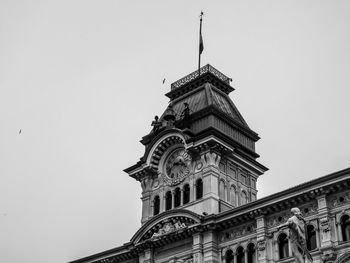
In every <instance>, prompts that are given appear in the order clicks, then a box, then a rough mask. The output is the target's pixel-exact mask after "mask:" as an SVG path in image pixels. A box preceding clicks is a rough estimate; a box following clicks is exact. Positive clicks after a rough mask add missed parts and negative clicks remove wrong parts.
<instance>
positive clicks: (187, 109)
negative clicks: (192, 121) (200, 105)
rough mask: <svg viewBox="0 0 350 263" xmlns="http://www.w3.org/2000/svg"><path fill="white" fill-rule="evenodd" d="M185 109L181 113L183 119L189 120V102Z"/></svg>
mask: <svg viewBox="0 0 350 263" xmlns="http://www.w3.org/2000/svg"><path fill="white" fill-rule="evenodd" d="M184 106H185V108H184V109H183V111H182V112H181V119H183V120H187V119H188V116H190V107H189V105H188V103H187V102H185V103H184Z"/></svg>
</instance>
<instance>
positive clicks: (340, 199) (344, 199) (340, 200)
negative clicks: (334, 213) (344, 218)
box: [330, 191, 350, 208]
mask: <svg viewBox="0 0 350 263" xmlns="http://www.w3.org/2000/svg"><path fill="white" fill-rule="evenodd" d="M349 202H350V191H349V192H345V193H342V194H339V195H336V196H333V197H332V198H331V199H330V206H331V207H332V208H333V207H338V206H342V205H344V204H345V203H349Z"/></svg>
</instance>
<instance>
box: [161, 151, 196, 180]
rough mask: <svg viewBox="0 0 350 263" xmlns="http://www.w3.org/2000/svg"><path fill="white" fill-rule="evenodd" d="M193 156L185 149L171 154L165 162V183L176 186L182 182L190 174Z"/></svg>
mask: <svg viewBox="0 0 350 263" xmlns="http://www.w3.org/2000/svg"><path fill="white" fill-rule="evenodd" d="M190 165H191V156H189V155H188V154H187V152H186V151H185V149H178V150H175V151H174V152H172V153H171V155H170V156H169V157H168V159H167V160H166V162H165V171H164V172H165V176H164V179H165V182H166V183H167V184H168V185H176V184H178V183H180V182H182V181H183V180H184V179H185V177H186V176H187V175H188V174H189V173H190Z"/></svg>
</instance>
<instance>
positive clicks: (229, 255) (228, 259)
mask: <svg viewBox="0 0 350 263" xmlns="http://www.w3.org/2000/svg"><path fill="white" fill-rule="evenodd" d="M225 259H226V263H232V262H233V252H232V250H231V249H229V250H227V251H226V254H225Z"/></svg>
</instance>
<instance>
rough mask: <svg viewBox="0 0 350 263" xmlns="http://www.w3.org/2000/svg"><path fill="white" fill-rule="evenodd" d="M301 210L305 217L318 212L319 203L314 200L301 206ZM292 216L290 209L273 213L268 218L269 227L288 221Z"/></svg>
mask: <svg viewBox="0 0 350 263" xmlns="http://www.w3.org/2000/svg"><path fill="white" fill-rule="evenodd" d="M300 210H301V212H302V214H303V216H304V217H308V216H311V215H315V214H317V203H316V202H313V203H310V204H307V205H304V206H300ZM289 217H290V211H289V210H288V211H285V212H282V213H279V214H276V215H273V216H271V217H269V218H268V219H267V226H268V227H276V226H278V225H280V224H281V223H283V222H286V221H287V220H288V218H289Z"/></svg>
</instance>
